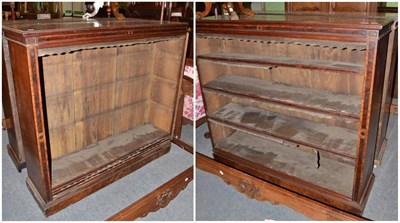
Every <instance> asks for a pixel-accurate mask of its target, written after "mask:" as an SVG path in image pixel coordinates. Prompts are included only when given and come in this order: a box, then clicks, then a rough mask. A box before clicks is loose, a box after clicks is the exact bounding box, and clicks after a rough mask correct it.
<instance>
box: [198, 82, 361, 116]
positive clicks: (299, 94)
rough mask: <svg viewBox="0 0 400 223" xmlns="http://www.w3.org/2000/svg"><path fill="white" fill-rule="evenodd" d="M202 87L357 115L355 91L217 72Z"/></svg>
mask: <svg viewBox="0 0 400 223" xmlns="http://www.w3.org/2000/svg"><path fill="white" fill-rule="evenodd" d="M204 88H205V89H210V90H217V91H222V92H225V93H229V94H234V95H238V96H245V97H251V98H255V99H259V100H263V101H269V102H274V103H280V104H285V105H290V106H295V107H300V108H305V109H309V110H313V111H317V112H323V113H329V114H333V115H339V116H345V117H349V118H354V119H359V116H360V105H361V97H360V96H356V95H348V94H341V93H334V92H329V91H324V90H318V89H311V88H304V87H294V86H289V85H285V84H280V83H276V82H273V81H269V80H260V79H256V78H249V77H244V76H237V75H224V76H221V77H219V78H218V79H216V80H213V81H211V82H209V83H207V84H206V85H205V86H204Z"/></svg>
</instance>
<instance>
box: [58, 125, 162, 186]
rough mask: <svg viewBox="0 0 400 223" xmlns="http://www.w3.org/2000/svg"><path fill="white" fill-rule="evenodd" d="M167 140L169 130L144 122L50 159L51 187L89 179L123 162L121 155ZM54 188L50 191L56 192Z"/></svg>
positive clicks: (137, 151) (130, 153)
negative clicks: (84, 147)
mask: <svg viewBox="0 0 400 223" xmlns="http://www.w3.org/2000/svg"><path fill="white" fill-rule="evenodd" d="M168 140H169V134H168V133H167V132H165V131H163V130H161V129H159V128H157V127H155V126H153V125H151V124H144V125H141V126H138V127H136V128H134V129H131V130H129V131H126V132H124V133H122V134H119V135H115V136H111V137H109V138H107V139H104V140H101V141H99V142H98V143H96V144H94V145H92V146H90V147H88V148H86V149H83V150H80V151H77V152H75V153H71V154H68V155H66V156H64V157H61V158H58V159H55V160H52V185H53V189H55V188H59V187H60V186H62V185H65V184H71V183H74V182H75V183H77V181H82V180H89V178H91V177H95V176H96V175H98V174H100V173H101V172H104V171H106V170H107V169H112V168H113V166H117V165H120V164H121V163H122V162H124V160H123V159H121V158H122V157H125V156H128V155H129V156H134V155H140V154H141V153H142V152H144V151H145V150H148V148H149V147H150V146H152V145H154V144H159V143H161V142H165V141H168ZM56 191H57V190H55V191H54V192H56Z"/></svg>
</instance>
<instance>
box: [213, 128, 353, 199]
mask: <svg viewBox="0 0 400 223" xmlns="http://www.w3.org/2000/svg"><path fill="white" fill-rule="evenodd" d="M214 153H215V154H217V155H218V156H222V157H226V158H228V159H233V160H236V161H239V162H240V163H242V164H244V165H246V166H249V167H250V168H253V169H256V170H257V171H261V172H264V173H266V174H267V175H268V174H271V173H272V172H275V175H281V176H282V177H285V175H286V176H290V177H294V179H293V181H296V179H299V181H305V182H308V183H311V184H313V185H317V186H318V187H322V188H325V189H327V190H329V191H333V192H336V193H339V194H342V195H344V196H346V197H351V195H352V189H353V177H354V166H352V165H348V164H344V163H341V162H338V161H335V160H330V159H324V158H320V160H319V167H318V164H317V156H316V155H314V154H310V153H305V152H302V151H299V150H296V149H292V148H289V147H286V146H284V145H281V144H278V143H276V142H273V141H270V140H267V139H264V138H261V137H257V136H254V135H250V134H246V133H243V132H240V131H236V132H235V133H233V134H232V135H230V136H229V137H228V138H226V139H225V140H223V141H222V142H221V143H219V144H217V145H216V146H215V147H214ZM243 161H245V162H243ZM317 167H318V168H317ZM250 174H251V173H250ZM278 177H279V176H278Z"/></svg>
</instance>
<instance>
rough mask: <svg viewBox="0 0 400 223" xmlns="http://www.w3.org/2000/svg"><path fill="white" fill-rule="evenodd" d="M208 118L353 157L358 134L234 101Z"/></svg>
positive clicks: (353, 131) (245, 129)
mask: <svg viewBox="0 0 400 223" xmlns="http://www.w3.org/2000/svg"><path fill="white" fill-rule="evenodd" d="M209 119H210V120H211V121H213V120H215V121H217V122H220V123H223V124H227V125H232V126H234V127H238V128H240V129H242V130H244V131H250V132H256V133H259V134H266V135H270V136H273V137H277V138H280V139H283V140H287V141H290V142H293V143H295V144H299V145H303V146H308V147H313V148H316V149H318V150H323V151H326V152H329V153H333V154H337V155H340V156H344V157H347V158H352V159H355V158H356V152H357V136H358V134H357V131H355V130H350V129H345V128H341V127H336V126H328V125H325V124H323V123H319V122H313V121H309V120H305V119H300V118H295V117H290V116H285V115H282V114H278V113H274V112H270V111H265V110H262V109H258V108H254V107H250V106H245V105H240V104H235V103H229V104H227V105H225V106H224V107H222V108H221V109H219V110H218V111H216V112H214V113H213V114H209Z"/></svg>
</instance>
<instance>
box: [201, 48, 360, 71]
mask: <svg viewBox="0 0 400 223" xmlns="http://www.w3.org/2000/svg"><path fill="white" fill-rule="evenodd" d="M198 58H199V59H208V60H214V61H215V60H216V61H226V62H237V63H250V64H262V65H274V66H285V67H296V68H306V69H316V70H328V71H329V70H330V71H336V72H349V73H357V74H362V73H363V72H364V65H359V64H354V63H344V62H338V61H326V60H310V59H301V58H293V57H274V56H266V55H254V54H238V53H211V54H206V55H199V56H198Z"/></svg>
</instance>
